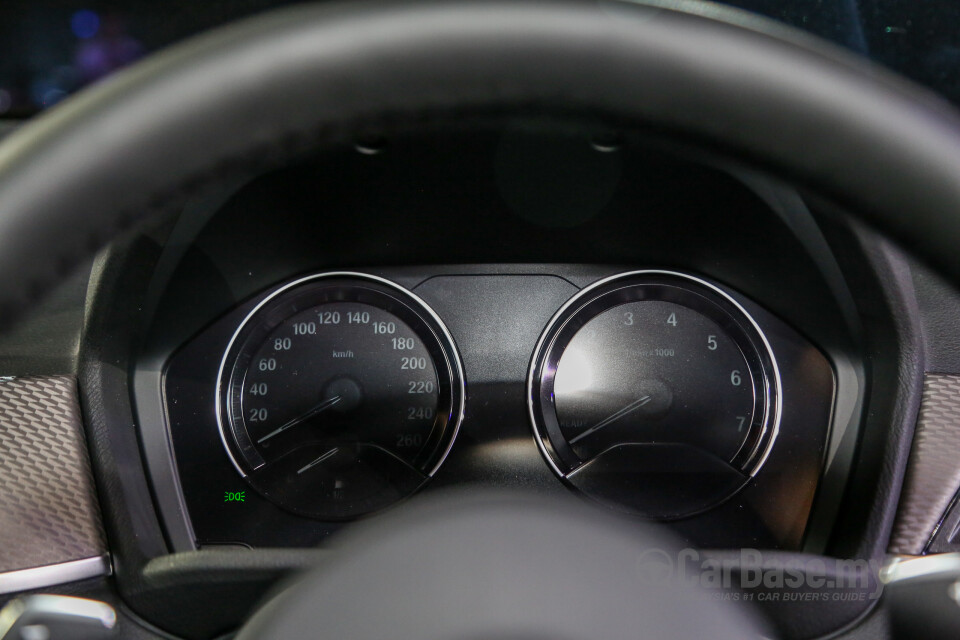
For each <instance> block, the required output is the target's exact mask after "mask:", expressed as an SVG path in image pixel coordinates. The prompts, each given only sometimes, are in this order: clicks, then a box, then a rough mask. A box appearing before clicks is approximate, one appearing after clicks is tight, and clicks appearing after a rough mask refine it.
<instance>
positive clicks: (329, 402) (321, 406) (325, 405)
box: [257, 396, 340, 444]
mask: <svg viewBox="0 0 960 640" xmlns="http://www.w3.org/2000/svg"><path fill="white" fill-rule="evenodd" d="M338 402H340V396H333V397H332V398H327V399H326V400H323V401H321V402H319V403H318V404H316V405H314V406H313V407H311V408H310V410H308V411H307V412H306V413H303V414H300V415H299V416H297V417H296V418H294V419H293V420H289V421H287V422H284V423H283V424H282V425H280V426H279V427H277V428H276V429H274V430H273V431H271V432H270V433H268V434H267V435H265V436H263V437H262V438H260V439H259V440H257V444H263V443H264V442H266V441H267V440H269V439H270V438H272V437H273V436H275V435H279V434H281V433H283V432H284V431H286V430H287V429H290V428H291V427H295V426H297V425H298V424H300V423H301V422H306V421H307V420H309V419H310V418H312V417H314V416H315V415H317V414H318V413H321V412H323V411H325V410H327V409H329V408H330V407H332V406H333V405H335V404H337V403H338Z"/></svg>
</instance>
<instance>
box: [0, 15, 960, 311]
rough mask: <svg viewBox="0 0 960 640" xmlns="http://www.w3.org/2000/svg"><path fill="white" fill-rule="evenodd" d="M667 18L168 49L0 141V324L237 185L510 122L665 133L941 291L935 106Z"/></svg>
mask: <svg viewBox="0 0 960 640" xmlns="http://www.w3.org/2000/svg"><path fill="white" fill-rule="evenodd" d="M679 6H680V7H681V8H684V7H685V8H686V9H687V11H684V10H679V9H674V8H665V7H661V6H656V5H640V4H634V3H630V4H628V3H621V2H601V3H599V4H584V3H572V2H571V3H566V2H558V3H549V2H548V3H536V4H531V3H523V2H517V1H510V0H496V1H494V2H477V1H475V0H474V1H457V2H449V3H426V4H412V5H383V6H381V5H377V4H359V5H352V4H351V5H339V6H322V7H304V8H297V9H292V10H286V11H281V12H277V13H273V14H267V15H266V16H263V17H260V18H256V19H253V20H248V21H246V22H242V23H240V24H237V25H235V26H231V27H227V28H224V29H220V30H217V31H215V32H212V33H210V34H208V35H204V36H201V37H198V38H195V39H193V40H191V41H188V42H186V43H184V44H182V45H179V46H176V47H173V48H171V49H169V50H168V51H166V52H164V53H161V54H160V55H157V56H154V57H153V58H150V59H148V60H147V61H145V62H143V63H141V64H139V65H137V66H135V67H133V68H132V69H130V70H128V71H126V72H124V73H121V74H119V75H118V76H117V77H115V78H113V79H112V80H108V81H107V82H104V83H103V84H102V85H100V86H98V87H96V88H93V89H91V90H88V91H86V92H84V93H82V94H81V95H78V96H76V97H74V98H72V99H69V100H67V101H65V102H64V103H63V104H61V105H59V106H57V107H55V108H54V109H52V110H51V111H50V112H48V113H47V114H45V115H44V116H42V117H40V118H38V119H36V120H35V121H32V122H31V123H30V124H28V125H26V126H24V127H22V128H21V129H20V130H18V131H16V132H15V133H14V134H12V135H11V136H9V137H8V138H7V139H6V140H4V142H3V144H0V211H3V212H4V215H3V216H2V217H0V272H2V273H4V274H6V277H5V278H3V279H2V280H0V319H3V320H4V321H6V322H8V323H9V322H10V321H11V320H12V319H14V318H16V317H17V316H18V315H19V314H20V313H21V312H22V311H23V310H24V309H25V308H27V307H29V305H30V304H31V303H33V302H34V301H35V300H36V299H37V298H38V297H39V296H40V295H41V294H42V293H43V292H45V291H46V290H48V289H49V288H50V287H51V286H53V285H54V284H55V283H57V282H58V281H59V280H61V279H62V278H63V277H65V275H66V274H68V273H69V272H70V271H71V270H72V268H73V267H74V266H75V265H77V264H78V263H80V262H82V261H84V260H86V259H88V258H89V257H90V255H91V254H92V253H93V252H95V251H96V250H97V249H99V248H100V247H101V246H103V245H104V244H105V243H106V242H107V241H109V240H110V239H111V238H113V237H115V236H116V235H117V234H119V233H121V232H122V231H123V230H124V229H127V228H129V227H130V226H132V225H134V224H135V223H136V222H138V221H139V220H140V219H141V218H143V217H144V216H145V215H147V214H149V213H150V212H152V211H155V210H157V209H163V208H165V207H166V206H170V205H171V204H173V205H175V204H176V203H177V202H179V201H181V200H182V199H183V198H184V197H185V195H187V194H190V193H193V192H195V191H196V190H198V189H200V188H202V187H203V186H204V185H206V184H208V183H211V182H216V181H218V180H220V179H222V178H226V177H228V176H229V175H231V174H232V173H234V172H236V171H237V170H238V169H239V168H242V167H248V166H253V167H257V166H265V165H270V164H271V163H282V162H283V161H284V160H287V159H289V158H290V157H292V156H295V155H297V154H299V153H301V152H303V151H306V150H309V149H311V148H314V147H317V146H320V145H323V144H325V143H329V142H331V141H333V140H337V139H343V138H349V137H351V136H352V135H354V134H356V133H357V132H362V131H365V130H370V129H378V128H384V127H389V126H393V125H396V124H399V123H403V122H407V123H422V122H424V121H428V120H433V119H444V118H459V117H464V116H468V115H483V114H513V113H520V112H522V113H528V114H537V113H540V114H545V115H550V114H553V115H573V116H587V117H593V118H599V119H601V120H607V121H613V122H616V123H625V124H633V125H637V126H645V127H652V128H655V129H660V130H666V131H669V132H679V133H682V134H683V135H686V136H691V137H693V138H695V139H696V140H698V141H700V142H702V143H706V144H709V145H712V146H714V147H717V148H720V149H723V150H724V151H726V152H730V153H732V154H735V155H739V156H741V157H744V158H747V159H750V160H754V161H756V162H758V163H761V164H762V165H764V166H767V167H771V168H773V169H774V170H777V171H779V172H780V173H781V174H783V175H784V176H785V177H788V178H791V179H793V180H795V181H799V182H800V183H802V184H804V185H808V186H809V187H810V188H811V189H812V190H814V191H816V192H819V193H821V194H824V195H827V196H829V197H833V198H834V199H836V200H838V201H839V202H840V203H841V204H845V205H849V206H850V207H852V208H854V209H855V210H856V211H858V212H859V213H860V215H862V217H863V218H864V219H865V220H866V221H868V222H869V223H871V224H873V225H874V226H876V227H877V228H879V229H880V230H882V231H884V232H887V233H888V234H890V235H891V236H893V237H894V238H896V239H898V240H900V241H901V243H903V244H904V245H905V246H906V247H907V248H909V249H912V250H913V251H914V252H915V253H917V254H918V255H919V256H920V257H922V258H925V259H927V260H928V261H930V262H931V263H933V264H935V265H937V266H939V267H940V268H941V269H942V270H943V271H945V272H946V273H947V274H948V275H950V276H952V277H953V278H954V279H955V280H960V252H957V251H955V249H954V248H955V246H956V243H957V240H958V239H960V216H955V215H950V213H951V210H952V208H953V207H954V206H956V204H957V203H960V119H958V117H957V115H956V114H955V113H954V111H953V109H952V108H950V107H949V106H947V105H946V104H945V103H942V102H941V101H940V100H938V99H936V98H934V97H933V96H932V95H930V94H928V93H927V92H925V91H924V90H922V89H919V88H917V87H915V86H913V85H912V84H910V83H908V82H906V81H904V80H901V79H899V78H897V77H895V76H893V75H892V74H888V73H886V72H884V71H882V70H880V69H878V68H876V67H874V66H871V65H869V64H866V63H864V62H861V61H859V60H856V59H854V58H853V57H852V56H847V55H845V54H843V53H842V52H841V51H839V50H837V49H835V48H833V47H831V46H829V45H826V44H824V43H821V42H819V41H818V40H815V39H813V38H808V37H806V36H802V35H797V34H796V33H794V32H793V31H791V30H789V29H785V28H782V27H773V26H771V25H770V24H769V23H767V22H766V21H764V20H761V19H757V18H749V19H747V18H744V19H742V20H739V23H735V22H731V21H720V20H717V19H715V18H713V17H708V16H705V15H701V14H709V13H711V5H702V4H699V3H695V4H681V5H679ZM724 15H734V16H736V15H741V14H738V13H736V12H733V13H732V14H731V13H730V12H727V11H725V12H724ZM744 15H745V14H744ZM761 29H763V30H761ZM784 70H787V71H788V73H784ZM891 123H896V128H894V127H892V126H891ZM51 185H56V187H55V188H51ZM905 213H908V214H909V215H905ZM51 230H55V232H51Z"/></svg>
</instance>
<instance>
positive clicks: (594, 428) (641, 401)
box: [570, 396, 651, 444]
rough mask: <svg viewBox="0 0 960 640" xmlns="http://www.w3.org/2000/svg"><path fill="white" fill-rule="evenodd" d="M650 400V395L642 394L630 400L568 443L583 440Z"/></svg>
mask: <svg viewBox="0 0 960 640" xmlns="http://www.w3.org/2000/svg"><path fill="white" fill-rule="evenodd" d="M650 400H651V397H650V396H643V397H642V398H640V399H639V400H634V401H633V402H631V403H630V404H628V405H627V406H625V407H624V408H623V409H620V410H619V411H617V412H616V413H613V414H610V415H609V416H607V417H606V418H604V419H603V420H601V421H600V422H598V423H597V424H595V425H593V426H592V427H590V428H589V429H587V430H586V431H584V432H583V433H581V434H580V435H578V436H577V437H576V438H574V439H573V440H571V441H570V444H576V443H577V442H578V441H580V440H583V439H584V438H586V437H587V436H588V435H590V434H591V433H595V432H597V431H599V430H600V429H603V428H604V427H605V426H607V425H608V424H610V423H611V422H615V421H617V420H619V419H620V418H622V417H623V416H625V415H627V414H628V413H632V412H634V411H636V410H637V409H639V408H640V407H642V406H643V405H645V404H647V403H648V402H650Z"/></svg>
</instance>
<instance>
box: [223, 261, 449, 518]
mask: <svg viewBox="0 0 960 640" xmlns="http://www.w3.org/2000/svg"><path fill="white" fill-rule="evenodd" d="M219 389H220V393H219V396H220V397H219V398H218V413H219V415H220V423H221V431H222V433H223V436H224V438H223V439H224V444H225V446H226V447H227V451H228V453H229V455H230V457H231V458H232V459H233V461H234V464H235V466H236V467H237V469H238V470H239V471H240V473H241V474H243V475H244V476H245V477H246V478H247V480H248V481H249V483H250V484H251V485H252V486H253V487H254V488H255V489H256V490H257V491H259V492H260V493H261V494H262V495H263V496H265V497H266V498H267V499H269V500H271V501H273V502H274V503H276V504H278V505H279V506H281V507H284V508H286V509H288V510H290V511H293V512H295V513H298V514H301V515H306V516H309V517H314V518H319V519H326V520H340V519H346V518H352V517H356V516H359V515H362V514H365V513H369V512H372V511H376V510H378V509H382V508H384V507H386V506H388V505H390V504H392V503H394V502H396V501H398V500H400V499H402V498H404V497H406V496H408V495H410V494H411V493H413V492H414V491H416V490H417V489H418V488H419V487H421V486H422V485H423V484H424V483H425V482H426V480H427V479H428V478H429V477H430V476H431V475H432V474H433V473H434V472H435V471H436V469H437V468H438V467H439V465H440V464H441V463H442V461H443V459H444V457H445V456H446V453H447V451H448V450H449V448H450V446H451V445H452V443H453V439H454V437H455V436H456V432H457V428H458V426H459V422H460V419H461V417H462V414H463V404H464V390H463V376H462V367H461V365H460V360H459V356H458V355H457V353H456V349H455V346H454V344H453V340H452V339H451V338H450V335H449V332H448V331H447V330H446V328H445V327H444V326H443V324H442V322H441V321H440V319H439V318H438V317H437V316H436V315H435V314H434V313H433V312H432V311H431V310H430V309H429V307H427V306H426V304H425V303H423V302H422V301H421V300H419V299H418V298H416V297H415V296H414V295H413V294H411V293H410V292H408V291H406V290H404V289H402V288H400V287H399V286H397V285H395V284H393V283H390V282H388V281H386V280H382V279H379V278H374V277H372V276H366V275H362V274H346V273H334V274H322V275H319V276H313V277H309V278H304V279H302V280H299V281H297V282H295V283H292V284H290V285H287V286H286V287H283V288H281V289H279V290H278V291H276V292H274V293H273V294H271V295H270V296H268V297H267V298H266V299H265V300H264V301H263V302H262V303H260V304H259V305H258V306H257V308H256V309H255V310H254V311H253V312H252V313H251V314H250V315H249V316H248V317H247V319H246V320H245V321H244V322H243V324H242V325H241V327H240V329H239V330H238V331H237V333H236V335H235V336H234V339H233V341H232V343H231V345H230V347H229V348H228V350H227V353H226V355H225V356H224V360H223V364H222V366H221V374H220V385H219Z"/></svg>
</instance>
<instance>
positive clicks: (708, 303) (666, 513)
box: [530, 272, 779, 518]
mask: <svg viewBox="0 0 960 640" xmlns="http://www.w3.org/2000/svg"><path fill="white" fill-rule="evenodd" d="M775 371H776V365H775V361H774V359H773V354H772V353H771V352H770V350H769V347H768V346H767V343H766V340H765V339H764V338H763V336H762V334H761V333H760V331H759V328H758V327H757V326H756V324H755V323H754V322H753V320H752V319H751V318H750V317H749V316H748V315H747V314H746V312H745V311H743V309H742V308H741V307H740V306H739V305H738V304H737V303H736V302H734V301H733V300H732V299H731V298H729V297H728V296H727V295H726V294H724V293H723V292H722V291H720V290H719V289H717V288H716V287H713V286H712V285H709V284H707V283H705V282H702V281H700V280H697V279H694V278H690V277H688V276H683V275H681V274H672V273H666V272H638V273H634V274H625V275H623V276H617V277H614V278H610V279H607V280H605V281H602V282H601V283H598V284H597V285H594V286H592V287H588V288H587V289H585V290H584V291H582V292H581V293H580V294H578V296H575V297H574V299H573V300H571V301H570V302H568V303H567V305H565V306H564V308H563V309H561V310H560V311H559V312H558V314H557V315H556V316H555V317H554V318H553V320H552V321H551V323H550V325H549V326H548V328H547V330H546V331H545V333H544V335H543V337H542V338H541V342H540V345H539V346H538V348H537V353H536V354H535V357H534V362H533V364H532V369H531V376H530V408H531V418H532V420H533V422H534V427H535V432H536V435H537V439H538V442H539V444H540V445H541V450H542V452H543V453H544V455H545V456H546V458H547V460H548V462H549V463H550V465H551V467H552V468H553V469H554V470H555V471H556V472H557V473H558V474H559V475H560V476H561V477H562V478H563V479H564V480H566V481H567V482H568V483H570V484H571V485H573V486H575V487H578V488H580V489H581V490H583V491H584V492H585V493H587V494H588V495H591V496H592V497H594V498H597V499H598V500H600V501H601V502H605V503H609V504H611V505H613V506H616V507H619V508H622V509H625V510H628V511H631V512H637V513H640V514H642V515H645V516H649V517H656V518H676V517H681V516H684V515H689V514H692V513H696V512H699V511H702V510H704V509H706V508H709V507H710V506H713V505H715V504H717V503H718V502H720V501H722V500H723V499H725V498H727V497H729V496H730V495H732V494H733V493H735V492H736V491H737V490H738V489H739V488H741V487H742V486H743V485H744V484H745V483H746V482H747V481H748V480H749V477H750V476H751V475H752V474H753V473H755V472H756V470H757V469H758V468H759V465H761V464H762V462H763V460H764V459H765V458H766V455H767V453H768V452H769V447H770V446H771V445H772V443H773V439H774V437H775V434H776V425H777V415H776V408H777V406H778V393H779V382H778V378H777V376H776V373H775Z"/></svg>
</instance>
